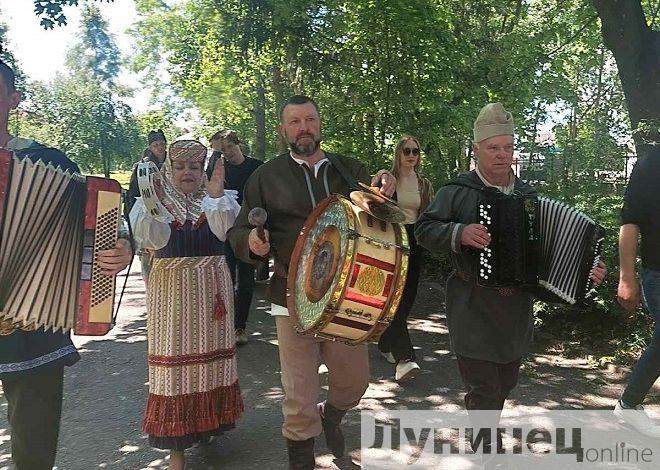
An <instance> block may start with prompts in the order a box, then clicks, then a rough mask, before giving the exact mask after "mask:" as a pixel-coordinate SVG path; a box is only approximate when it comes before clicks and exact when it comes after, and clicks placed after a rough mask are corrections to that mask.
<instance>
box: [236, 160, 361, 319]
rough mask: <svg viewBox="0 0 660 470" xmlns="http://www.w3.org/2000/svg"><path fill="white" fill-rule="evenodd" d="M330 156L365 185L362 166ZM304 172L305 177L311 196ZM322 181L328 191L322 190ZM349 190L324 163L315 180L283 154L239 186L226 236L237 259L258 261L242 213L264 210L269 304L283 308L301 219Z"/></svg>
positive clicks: (310, 174) (334, 170)
mask: <svg viewBox="0 0 660 470" xmlns="http://www.w3.org/2000/svg"><path fill="white" fill-rule="evenodd" d="M336 157H337V158H338V159H339V160H340V161H341V162H342V163H343V164H344V166H345V167H346V169H347V170H348V172H349V173H350V175H352V176H353V177H354V178H355V179H357V180H358V181H361V182H363V183H367V184H368V183H369V181H370V177H369V173H368V172H367V169H366V167H365V166H364V165H363V164H362V163H360V162H359V161H357V160H354V159H352V158H347V157H343V156H339V155H336ZM305 173H307V175H308V176H309V181H310V184H311V190H312V194H310V190H309V188H308V184H307V181H308V180H307V178H306V177H305ZM326 179H327V183H328V189H329V191H326V188H325V181H326ZM350 190H351V188H350V187H349V185H348V183H347V182H346V181H345V180H344V178H343V177H342V176H341V175H340V173H339V172H338V171H337V169H336V168H334V167H333V166H332V165H330V164H329V162H328V163H325V164H324V166H323V167H321V169H320V170H319V172H318V177H315V176H314V173H313V170H310V169H309V168H308V167H307V165H305V164H303V165H299V164H298V163H297V162H296V161H295V160H293V158H291V156H290V155H289V154H288V153H287V154H283V155H279V156H277V157H275V158H274V159H272V160H269V161H267V162H266V163H264V164H263V165H261V166H260V167H259V168H257V169H256V170H255V172H254V173H253V174H252V176H251V177H250V179H249V180H248V182H247V184H246V185H245V191H244V195H243V204H242V206H241V211H240V213H239V214H238V218H237V219H236V222H235V223H234V226H233V228H232V229H231V230H229V233H228V234H227V238H228V240H229V242H230V243H231V246H232V248H233V250H234V253H236V257H237V258H239V259H241V260H243V261H245V262H248V263H256V262H257V261H259V260H261V258H259V257H256V256H255V255H254V254H253V253H252V252H250V249H249V248H248V235H249V233H250V231H251V230H252V228H253V227H252V226H251V225H250V224H249V223H248V214H249V212H250V210H252V208H254V207H261V208H263V209H265V210H266V213H267V214H268V220H267V222H266V228H267V229H268V230H269V232H270V246H271V254H272V256H273V259H274V261H275V274H274V276H273V278H272V279H271V282H270V292H269V297H270V300H271V301H272V302H273V303H275V304H277V305H282V306H286V273H287V271H288V267H289V261H290V258H291V253H292V252H293V248H294V246H295V243H296V239H297V238H298V234H299V233H300V229H301V228H302V226H303V224H304V222H305V219H306V218H307V216H308V215H309V214H310V212H311V211H312V209H313V208H314V207H315V206H316V204H318V203H319V202H321V201H322V200H323V199H325V198H326V197H327V196H329V195H332V194H343V195H345V196H348V194H349V192H350Z"/></svg>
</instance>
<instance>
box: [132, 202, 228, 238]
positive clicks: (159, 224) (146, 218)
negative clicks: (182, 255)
mask: <svg viewBox="0 0 660 470" xmlns="http://www.w3.org/2000/svg"><path fill="white" fill-rule="evenodd" d="M237 198H238V192H237V191H234V190H232V189H226V190H225V194H224V196H221V197H219V198H212V197H210V196H208V195H206V196H204V199H202V211H203V212H204V213H205V214H206V220H207V221H208V223H209V228H210V229H211V232H213V234H214V235H215V236H216V237H218V240H220V241H223V242H224V241H225V240H226V239H227V231H228V230H229V229H230V228H231V227H232V226H233V225H234V221H235V220H236V216H238V212H239V211H240V210H241V206H239V205H238V202H237V201H236V199H237ZM166 215H169V216H170V218H171V220H172V221H173V220H174V217H172V216H171V214H169V213H168V214H166ZM129 218H130V220H131V226H132V228H133V236H134V237H135V241H136V242H137V244H138V246H139V247H141V248H151V249H154V250H160V249H161V248H163V247H164V246H165V245H167V242H168V241H169V239H170V234H171V229H170V224H169V221H164V220H159V219H157V218H155V217H154V216H152V215H151V214H150V213H149V211H147V208H146V207H145V205H144V202H143V201H142V198H141V197H138V198H137V199H136V200H135V205H133V209H131V213H130V215H129Z"/></svg>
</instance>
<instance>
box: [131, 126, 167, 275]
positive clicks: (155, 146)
mask: <svg viewBox="0 0 660 470" xmlns="http://www.w3.org/2000/svg"><path fill="white" fill-rule="evenodd" d="M147 143H148V147H147V148H146V149H144V153H143V154H142V159H141V160H140V162H139V163H148V162H152V163H154V164H155V165H156V166H157V167H158V169H160V168H161V167H162V166H163V162H164V161H165V157H166V156H167V139H166V138H165V133H164V132H163V131H162V130H161V129H158V130H151V131H149V134H148V135H147ZM138 197H140V188H139V186H138V178H137V164H135V165H134V166H133V174H132V175H131V182H130V183H129V186H128V191H127V192H126V195H125V198H124V214H125V217H126V220H128V214H130V213H131V209H132V208H133V205H135V200H136V199H137V198H138ZM138 253H139V255H140V264H141V266H142V279H143V280H144V282H145V284H146V283H147V281H148V280H149V271H150V270H151V259H152V257H153V255H152V254H151V253H150V252H148V251H146V250H144V249H140V251H139V252H138Z"/></svg>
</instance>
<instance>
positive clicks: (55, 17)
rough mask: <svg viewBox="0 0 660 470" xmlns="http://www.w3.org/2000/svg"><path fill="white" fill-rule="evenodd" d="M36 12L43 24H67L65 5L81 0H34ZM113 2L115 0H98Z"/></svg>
mask: <svg viewBox="0 0 660 470" xmlns="http://www.w3.org/2000/svg"><path fill="white" fill-rule="evenodd" d="M32 1H33V3H34V13H35V15H37V17H38V18H40V22H41V26H43V27H44V28H45V29H53V28H54V27H55V26H64V25H66V24H67V23H66V15H65V14H64V10H63V7H65V6H71V5H78V4H79V3H80V0H32ZM96 1H100V2H107V3H111V2H112V1H113V0H96Z"/></svg>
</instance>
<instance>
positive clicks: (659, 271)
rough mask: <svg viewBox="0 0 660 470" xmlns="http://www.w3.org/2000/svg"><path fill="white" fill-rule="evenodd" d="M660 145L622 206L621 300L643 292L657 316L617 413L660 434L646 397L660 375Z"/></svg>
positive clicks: (634, 299)
mask: <svg viewBox="0 0 660 470" xmlns="http://www.w3.org/2000/svg"><path fill="white" fill-rule="evenodd" d="M659 180H660V148H658V147H657V146H655V147H651V150H649V151H648V152H647V154H646V155H642V156H640V158H639V161H638V162H637V164H636V165H635V168H634V170H633V172H632V174H631V175H630V181H629V182H628V187H627V188H626V194H625V196H624V200H623V208H622V210H621V229H620V231H619V260H620V263H619V264H620V266H621V267H620V272H619V288H618V292H617V296H618V300H619V303H620V304H621V306H623V308H625V309H626V310H627V311H629V312H634V311H635V310H637V308H638V307H639V304H640V293H641V297H642V298H643V300H644V305H645V306H646V308H647V310H648V311H649V313H650V314H651V316H652V317H653V321H654V329H653V336H652V338H651V341H650V342H649V344H648V345H647V346H646V349H645V350H644V353H643V354H642V356H641V357H640V358H639V361H637V364H635V367H634V368H633V371H632V375H631V376H630V379H629V380H628V385H627V386H626V389H625V391H624V392H623V395H622V396H621V399H620V400H619V401H618V402H617V404H616V407H615V408H614V414H615V415H616V416H617V417H619V418H620V419H622V420H624V421H625V422H626V423H628V424H630V425H631V426H632V427H634V428H635V429H637V430H638V431H639V432H640V433H642V434H645V435H647V436H651V437H656V438H660V425H658V424H656V423H654V422H653V421H652V420H651V418H649V416H648V415H647V414H646V413H645V411H644V407H643V406H642V402H643V401H644V398H646V395H647V394H648V392H649V390H651V387H653V384H654V383H655V381H656V380H657V379H658V376H660V217H658V215H660V214H659V213H658V208H660V192H658V189H657V187H656V184H657V182H658V181H659ZM640 236H641V255H642V256H641V258H642V269H641V273H640V274H641V276H640V278H641V290H640V282H639V281H638V280H637V276H636V274H635V271H636V270H635V264H636V261H637V243H638V241H639V239H640Z"/></svg>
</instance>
